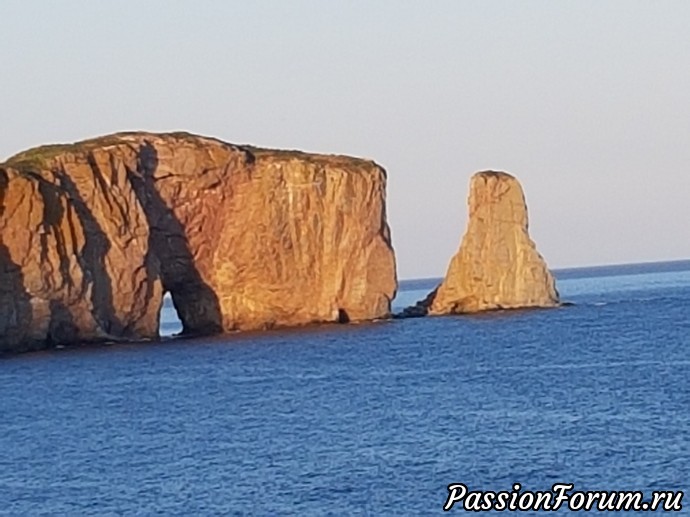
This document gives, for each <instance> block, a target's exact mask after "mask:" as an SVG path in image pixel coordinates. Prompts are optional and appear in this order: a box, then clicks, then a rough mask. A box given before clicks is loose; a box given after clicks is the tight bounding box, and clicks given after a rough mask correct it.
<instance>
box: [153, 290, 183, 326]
mask: <svg viewBox="0 0 690 517" xmlns="http://www.w3.org/2000/svg"><path fill="white" fill-rule="evenodd" d="M160 311H161V312H160V319H159V327H158V332H159V333H160V335H161V336H162V337H170V336H175V335H177V334H180V333H182V329H183V325H182V320H181V319H180V316H179V315H178V314H177V309H176V308H175V305H174V304H173V300H172V296H170V293H169V292H167V293H165V296H163V303H161V309H160Z"/></svg>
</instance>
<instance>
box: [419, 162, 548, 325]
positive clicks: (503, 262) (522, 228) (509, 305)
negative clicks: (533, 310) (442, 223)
mask: <svg viewBox="0 0 690 517" xmlns="http://www.w3.org/2000/svg"><path fill="white" fill-rule="evenodd" d="M468 204H469V222H468V225H467V231H466V233H465V236H464V237H463V239H462V243H461V245H460V249H459V251H458V252H457V254H456V255H455V256H454V257H453V259H452V260H451V262H450V266H449V267H448V272H447V273H446V276H445V278H444V280H443V282H442V283H441V285H439V287H438V288H437V289H436V291H435V292H433V293H431V295H430V296H429V297H428V298H427V300H425V301H424V302H421V303H422V305H423V308H424V309H426V310H427V311H428V313H429V314H456V313H465V312H477V311H484V310H492V309H514V308H521V307H553V306H556V305H558V292H557V291H556V285H555V281H554V278H553V276H552V275H551V273H550V272H549V270H548V268H547V266H546V263H545V262H544V259H543V258H542V257H541V255H540V254H539V253H538V252H537V249H536V246H535V244H534V242H532V240H531V239H530V237H529V233H528V220H527V205H526V204H525V197H524V194H523V191H522V187H521V186H520V183H519V182H518V181H517V179H515V178H514V177H513V176H511V175H510V174H506V173H504V172H493V171H486V172H479V173H477V174H475V175H474V176H473V177H472V180H471V182H470V194H469V200H468Z"/></svg>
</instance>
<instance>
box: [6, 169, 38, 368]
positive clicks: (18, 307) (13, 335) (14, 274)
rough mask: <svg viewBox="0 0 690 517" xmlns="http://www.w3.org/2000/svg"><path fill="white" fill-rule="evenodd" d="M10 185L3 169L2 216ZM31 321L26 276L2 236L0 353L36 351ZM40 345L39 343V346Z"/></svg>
mask: <svg viewBox="0 0 690 517" xmlns="http://www.w3.org/2000/svg"><path fill="white" fill-rule="evenodd" d="M8 183H9V178H8V175H7V172H6V171H5V170H4V169H0V216H2V214H3V212H4V210H5V192H6V191H7V185H8ZM32 320H33V311H32V308H31V296H30V295H29V293H28V292H27V291H26V288H25V287H24V275H23V274H22V270H21V268H20V267H19V265H18V264H16V263H15V262H14V261H13V260H12V257H11V256H10V250H9V249H8V248H7V246H6V245H5V243H4V242H3V241H2V236H1V235H0V354H4V353H9V352H16V351H17V350H18V349H19V350H20V351H21V350H30V349H31V348H34V347H33V346H32V344H31V343H29V342H28V341H27V339H26V338H27V336H26V332H27V329H30V328H31V325H32V323H33V321H32ZM39 345H40V344H39V343H36V347H38V346H39Z"/></svg>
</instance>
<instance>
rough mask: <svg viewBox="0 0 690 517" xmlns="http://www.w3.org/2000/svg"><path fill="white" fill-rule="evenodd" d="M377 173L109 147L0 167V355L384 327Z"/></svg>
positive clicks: (138, 144) (217, 145)
mask: <svg viewBox="0 0 690 517" xmlns="http://www.w3.org/2000/svg"><path fill="white" fill-rule="evenodd" d="M385 195H386V172H385V171H384V169H383V168H381V167H380V166H378V165H377V164H376V163H374V162H372V161H368V160H363V159H358V158H351V157H346V156H335V155H317V154H308V153H303V152H299V151H279V150H269V149H259V148H255V147H251V146H241V145H233V144H229V143H226V142H222V141H220V140H216V139H213V138H205V137H201V136H196V135H191V134H188V133H166V134H153V133H118V134H115V135H110V136H105V137H100V138H96V139H93V140H88V141H84V142H79V143H76V144H69V145H50V146H44V147H40V148H36V149H32V150H29V151H25V152H23V153H20V154H18V155H16V156H14V157H13V158H10V159H9V160H7V161H6V162H5V163H0V353H2V352H17V351H26V350H35V349H41V348H50V347H53V346H57V345H63V344H76V343H88V342H99V341H111V340H116V341H118V340H127V341H131V340H143V339H156V338H157V337H158V335H159V334H158V332H159V321H160V309H161V304H162V300H163V295H164V294H165V293H166V292H169V293H170V294H171V297H172V300H173V303H174V305H175V308H176V310H177V312H178V315H179V317H180V319H181V321H182V324H183V328H184V330H183V333H184V334H214V333H221V332H228V331H233V330H252V329H265V328H271V327H287V326H299V325H305V324H310V323H323V322H348V321H364V320H372V319H377V318H386V317H389V316H390V304H391V300H392V299H393V297H394V296H395V292H396V290H397V278H396V272H395V257H394V253H393V248H392V245H391V237H390V230H389V227H388V223H387V221H386V205H385Z"/></svg>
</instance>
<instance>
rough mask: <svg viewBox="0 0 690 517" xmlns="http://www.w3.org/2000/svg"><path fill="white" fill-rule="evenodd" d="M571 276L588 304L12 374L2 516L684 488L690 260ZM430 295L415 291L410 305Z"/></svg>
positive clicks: (366, 510) (192, 347)
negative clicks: (556, 487) (467, 493)
mask: <svg viewBox="0 0 690 517" xmlns="http://www.w3.org/2000/svg"><path fill="white" fill-rule="evenodd" d="M557 277H558V288H559V290H560V292H561V295H562V297H563V298H564V299H565V300H568V301H572V302H574V303H575V304H576V305H575V306H572V307H564V308H560V309H552V310H536V311H535V310H532V311H509V312H497V313H488V314H483V315H476V316H462V317H444V318H423V319H408V320H398V321H391V322H381V323H373V324H364V325H346V326H325V327H319V328H312V329H301V330H294V331H279V332H268V333H263V334H256V333H249V334H237V335H233V336H229V337H218V338H213V339H208V338H206V339H197V340H173V341H169V342H164V343H159V344H145V345H127V346H111V347H101V348H84V349H66V350H57V351H52V352H44V353H35V354H27V355H20V356H14V357H10V358H6V359H3V360H1V361H0V397H1V398H0V515H12V516H14V515H70V516H71V515H75V516H76V515H376V516H378V515H440V514H442V513H443V512H442V506H443V503H444V501H445V499H446V495H447V493H448V492H447V489H446V486H447V485H448V484H449V483H465V484H467V485H468V486H469V487H470V489H473V490H479V489H481V490H488V489H493V490H510V489H511V486H512V484H513V483H514V482H519V483H521V484H522V486H523V489H529V490H548V489H549V488H550V487H551V485H552V484H553V483H556V482H570V483H574V484H575V487H576V489H593V490H614V489H615V490H642V491H645V492H650V491H651V490H659V489H663V490H688V489H690V354H689V351H690V261H687V262H676V263H664V264H648V265H636V266H618V267H607V268H587V269H577V270H564V271H560V272H558V274H557ZM435 282H436V281H435V280H428V281H425V280H422V281H411V282H403V283H402V286H401V293H400V295H399V297H398V299H396V308H401V307H404V306H406V305H408V304H410V303H413V302H415V301H416V300H418V299H420V298H422V297H423V296H425V295H426V294H427V292H428V291H429V290H430V289H431V288H433V287H434V285H435ZM170 311H171V308H170V307H166V308H165V309H164V313H163V330H164V331H165V332H166V333H171V332H173V331H174V330H175V325H177V323H176V322H175V318H174V314H173V313H172V312H170ZM688 497H690V496H688ZM685 502H686V505H685V506H686V507H690V501H685ZM453 511H455V510H453ZM458 512H461V510H460V509H458ZM504 513H505V512H504Z"/></svg>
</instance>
